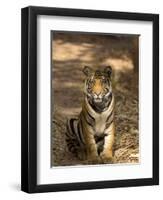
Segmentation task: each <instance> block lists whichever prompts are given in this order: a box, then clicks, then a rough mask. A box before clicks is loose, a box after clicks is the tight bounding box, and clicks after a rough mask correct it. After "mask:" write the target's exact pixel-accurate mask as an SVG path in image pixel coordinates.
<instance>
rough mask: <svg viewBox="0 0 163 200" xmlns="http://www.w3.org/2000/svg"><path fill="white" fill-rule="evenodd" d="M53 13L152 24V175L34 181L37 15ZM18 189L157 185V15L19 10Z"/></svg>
mask: <svg viewBox="0 0 163 200" xmlns="http://www.w3.org/2000/svg"><path fill="white" fill-rule="evenodd" d="M38 15H49V16H50V15H51V16H53V15H55V16H71V17H87V18H102V19H123V20H137V21H151V22H152V23H153V177H152V178H141V179H129V180H126V179H125V180H112V181H96V182H82V183H81V182H80V183H79V182H78V183H63V184H47V185H38V184H37V16H38ZM21 37H22V38H21V77H22V80H21V102H22V103H21V190H22V191H25V192H28V193H36V192H52V191H53V192H54V191H67V190H83V189H100V188H115V187H130V186H147V185H158V184H159V15H158V14H144V13H128V12H113V11H99V10H82V9H66V8H50V7H35V6H30V7H26V8H22V11H21Z"/></svg>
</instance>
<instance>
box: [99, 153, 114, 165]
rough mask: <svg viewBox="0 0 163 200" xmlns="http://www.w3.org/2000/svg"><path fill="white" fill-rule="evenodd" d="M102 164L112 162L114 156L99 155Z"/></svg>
mask: <svg viewBox="0 0 163 200" xmlns="http://www.w3.org/2000/svg"><path fill="white" fill-rule="evenodd" d="M100 157H101V160H102V163H103V164H113V163H114V158H113V157H112V156H106V155H104V154H101V155H100Z"/></svg>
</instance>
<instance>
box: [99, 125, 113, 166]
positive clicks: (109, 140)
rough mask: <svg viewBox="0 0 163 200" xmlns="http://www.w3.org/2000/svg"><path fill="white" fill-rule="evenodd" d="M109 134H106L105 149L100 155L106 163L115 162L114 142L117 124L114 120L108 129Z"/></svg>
mask: <svg viewBox="0 0 163 200" xmlns="http://www.w3.org/2000/svg"><path fill="white" fill-rule="evenodd" d="M106 131H107V132H106V134H107V136H105V140H104V147H103V151H102V152H101V154H100V157H101V159H102V161H103V162H104V163H112V162H113V144H114V134H115V125H114V122H113V123H112V124H111V125H110V126H109V128H108V129H107V130H106Z"/></svg>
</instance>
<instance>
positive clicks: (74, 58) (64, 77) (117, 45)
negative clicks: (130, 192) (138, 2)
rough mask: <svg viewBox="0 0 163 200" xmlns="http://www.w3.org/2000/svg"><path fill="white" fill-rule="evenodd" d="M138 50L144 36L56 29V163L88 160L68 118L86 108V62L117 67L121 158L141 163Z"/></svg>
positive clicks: (118, 158) (117, 149) (53, 153)
mask: <svg viewBox="0 0 163 200" xmlns="http://www.w3.org/2000/svg"><path fill="white" fill-rule="evenodd" d="M138 55H139V36H138V35H121V34H109V35H108V34H107V35H106V34H101V33H100V34H99V35H98V34H92V33H91V34H90V33H89V34H88V33H77V32H52V140H51V141H52V145H51V161H52V166H61V165H76V164H87V161H80V160H78V159H77V158H76V157H74V156H73V155H72V154H71V153H70V152H68V150H67V146H66V142H65V131H66V127H65V125H66V119H67V118H70V117H71V116H72V117H73V116H78V115H79V113H80V111H81V106H82V101H83V86H84V79H85V76H84V74H83V72H82V69H83V67H84V66H85V65H88V66H90V67H92V68H93V69H97V68H101V67H105V66H108V65H110V66H112V69H113V75H112V85H113V93H114V95H115V125H116V135H115V136H116V137H115V144H114V158H115V163H138V162H139V130H138V111H139V109H138V105H139V103H138V100H139V99H138V96H139V95H138V93H139V92H138V80H139V77H138V76H139V65H138V63H139V58H138Z"/></svg>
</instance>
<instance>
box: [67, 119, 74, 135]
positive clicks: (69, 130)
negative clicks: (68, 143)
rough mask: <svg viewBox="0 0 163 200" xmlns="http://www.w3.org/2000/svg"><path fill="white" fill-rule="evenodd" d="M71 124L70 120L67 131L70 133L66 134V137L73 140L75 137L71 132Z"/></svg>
mask: <svg viewBox="0 0 163 200" xmlns="http://www.w3.org/2000/svg"><path fill="white" fill-rule="evenodd" d="M69 122H70V120H69V121H68V122H67V131H68V132H66V136H67V137H71V138H72V137H74V134H73V133H72V131H71V127H70V124H69Z"/></svg>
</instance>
